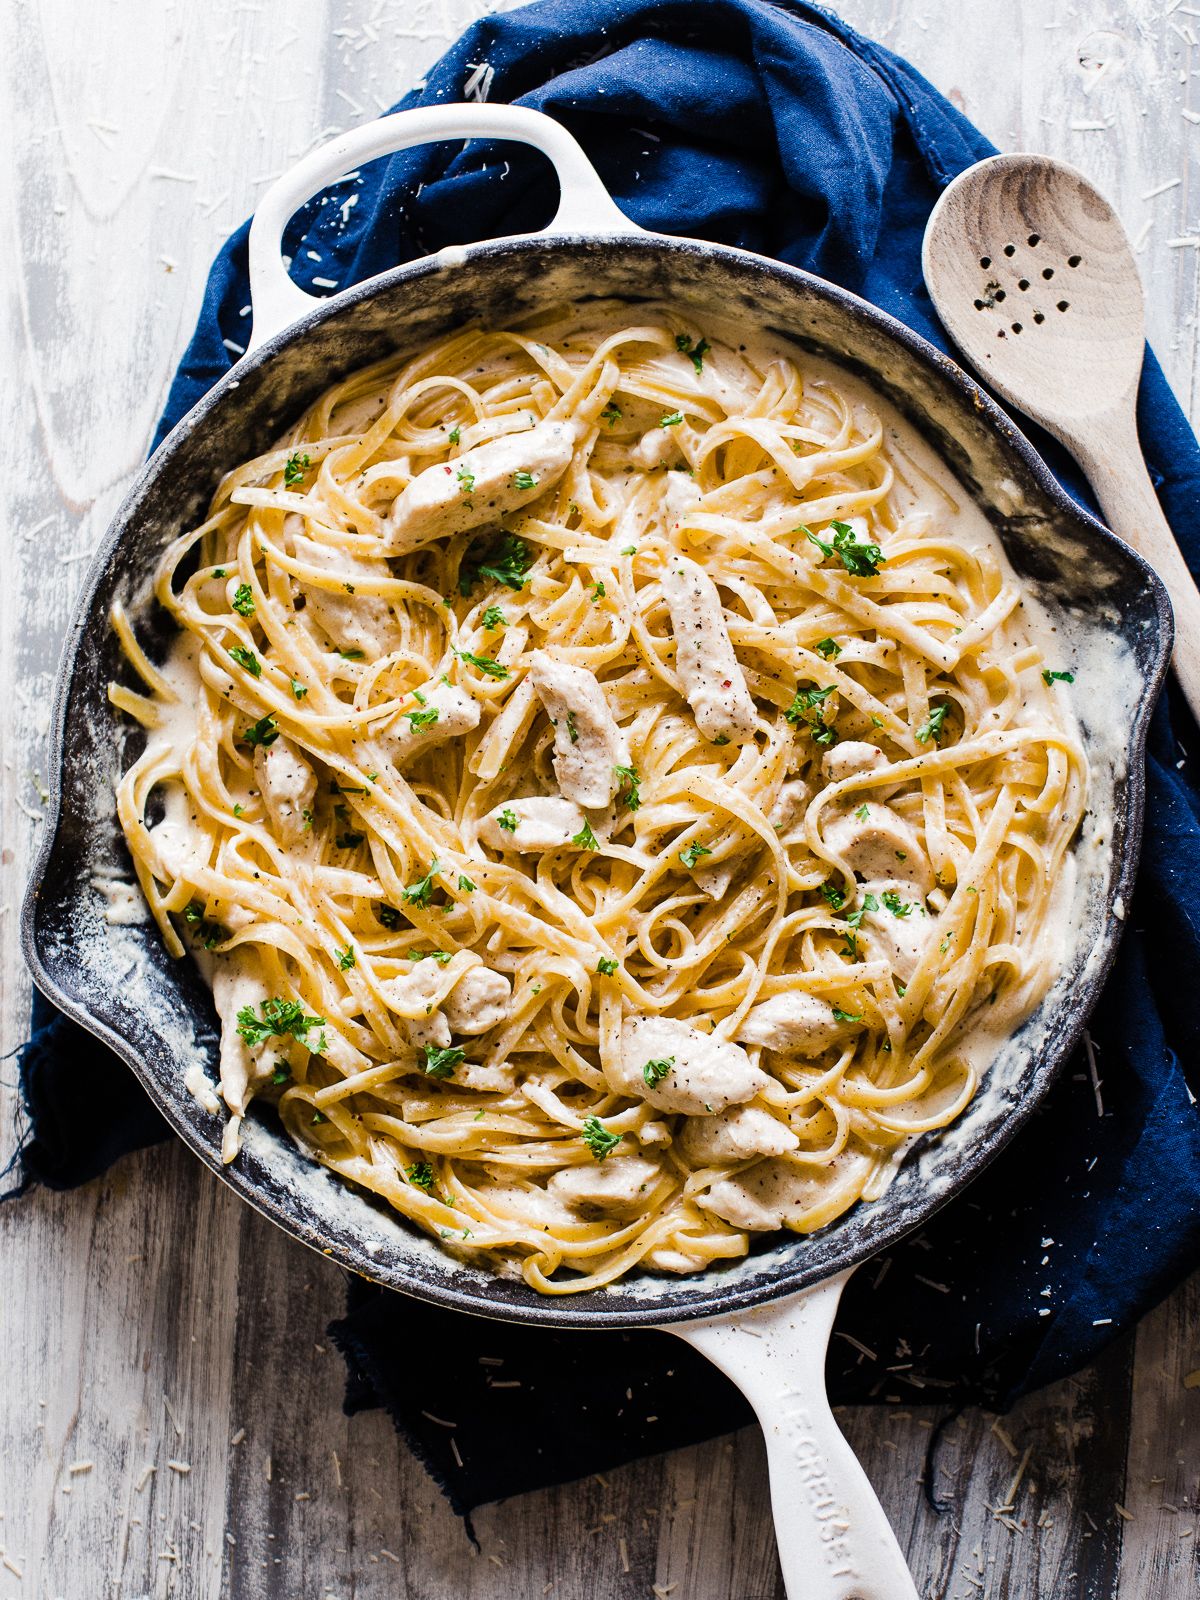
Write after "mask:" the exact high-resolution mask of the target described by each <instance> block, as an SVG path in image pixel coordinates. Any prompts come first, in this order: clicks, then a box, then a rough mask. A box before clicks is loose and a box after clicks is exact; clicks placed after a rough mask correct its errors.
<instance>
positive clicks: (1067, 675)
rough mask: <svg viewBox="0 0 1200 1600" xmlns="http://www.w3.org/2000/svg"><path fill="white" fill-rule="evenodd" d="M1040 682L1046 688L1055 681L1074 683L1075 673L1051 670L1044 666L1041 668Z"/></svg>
mask: <svg viewBox="0 0 1200 1600" xmlns="http://www.w3.org/2000/svg"><path fill="white" fill-rule="evenodd" d="M1042 682H1043V683H1044V684H1045V685H1046V687H1047V688H1050V687H1051V685H1052V684H1055V683H1074V682H1075V674H1074V673H1073V672H1051V671H1050V669H1049V667H1044V668H1043V669H1042Z"/></svg>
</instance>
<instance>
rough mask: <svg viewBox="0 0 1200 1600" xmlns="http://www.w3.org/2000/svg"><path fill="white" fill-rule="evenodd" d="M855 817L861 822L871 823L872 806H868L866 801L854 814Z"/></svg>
mask: <svg viewBox="0 0 1200 1600" xmlns="http://www.w3.org/2000/svg"><path fill="white" fill-rule="evenodd" d="M854 815H855V816H856V817H857V818H858V820H859V821H860V822H870V820H871V808H870V806H869V805H868V804H867V802H866V801H865V800H864V801H863V803H862V805H860V806H859V808H858V810H857V811H856V812H855V813H854Z"/></svg>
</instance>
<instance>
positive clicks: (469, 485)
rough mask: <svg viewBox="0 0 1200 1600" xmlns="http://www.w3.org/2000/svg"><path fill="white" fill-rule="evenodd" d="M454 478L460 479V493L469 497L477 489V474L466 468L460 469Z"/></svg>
mask: <svg viewBox="0 0 1200 1600" xmlns="http://www.w3.org/2000/svg"><path fill="white" fill-rule="evenodd" d="M454 476H455V477H456V478H457V479H458V492H459V493H460V494H461V495H464V496H468V497H469V496H470V494H471V493H472V491H473V490H474V488H475V474H474V473H473V472H469V471H468V470H467V468H466V467H459V469H458V471H457V472H456V473H455V474H454Z"/></svg>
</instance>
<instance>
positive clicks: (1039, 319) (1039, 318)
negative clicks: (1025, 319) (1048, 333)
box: [1033, 311, 1046, 323]
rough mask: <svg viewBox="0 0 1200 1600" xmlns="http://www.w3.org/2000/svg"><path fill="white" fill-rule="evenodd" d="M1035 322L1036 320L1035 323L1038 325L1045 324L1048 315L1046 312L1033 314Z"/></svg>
mask: <svg viewBox="0 0 1200 1600" xmlns="http://www.w3.org/2000/svg"><path fill="white" fill-rule="evenodd" d="M1033 320H1034V321H1035V322H1037V323H1043V322H1045V320H1046V313H1045V312H1044V311H1035V312H1034V313H1033Z"/></svg>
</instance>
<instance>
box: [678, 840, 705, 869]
mask: <svg viewBox="0 0 1200 1600" xmlns="http://www.w3.org/2000/svg"><path fill="white" fill-rule="evenodd" d="M710 855H712V851H711V850H710V849H709V848H708V846H707V845H706V844H697V843H696V842H695V841H693V842H692V843H691V844H689V845H688V847H687V849H686V850H681V851H680V852H679V859H680V861H682V862H683V864H684V866H685V867H686V868H687V869H688V871H689V872H690V871H691V870H692V868H693V867H694V866H695V865H696V863H697V861H699V859H700V857H701V856H710Z"/></svg>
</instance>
